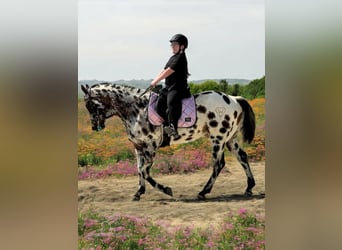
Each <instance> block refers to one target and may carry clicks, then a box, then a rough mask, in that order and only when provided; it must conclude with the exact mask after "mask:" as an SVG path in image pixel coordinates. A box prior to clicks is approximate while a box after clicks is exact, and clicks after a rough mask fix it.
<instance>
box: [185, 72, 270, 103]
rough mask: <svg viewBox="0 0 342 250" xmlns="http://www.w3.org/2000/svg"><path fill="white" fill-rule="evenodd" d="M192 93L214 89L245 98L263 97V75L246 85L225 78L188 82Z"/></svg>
mask: <svg viewBox="0 0 342 250" xmlns="http://www.w3.org/2000/svg"><path fill="white" fill-rule="evenodd" d="M189 87H190V90H191V93H192V94H197V93H200V92H203V91H208V90H214V91H219V92H223V93H226V94H228V95H233V96H243V97H245V98H247V99H255V98H260V97H265V76H263V77H262V78H260V79H255V80H252V81H251V82H249V83H248V84H246V85H241V84H238V83H235V84H229V83H228V82H227V80H220V81H219V82H217V81H214V80H207V81H205V82H202V83H192V82H190V83H189Z"/></svg>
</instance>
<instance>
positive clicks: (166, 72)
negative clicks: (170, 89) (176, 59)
mask: <svg viewBox="0 0 342 250" xmlns="http://www.w3.org/2000/svg"><path fill="white" fill-rule="evenodd" d="M173 72H175V71H174V70H173V69H171V68H170V67H169V68H167V69H164V70H163V71H162V72H160V74H159V75H158V76H157V77H156V78H154V80H153V81H152V82H151V85H152V86H153V87H155V86H156V85H157V84H158V82H160V81H161V80H164V79H165V78H167V77H168V76H170V75H171V74H172V73H173Z"/></svg>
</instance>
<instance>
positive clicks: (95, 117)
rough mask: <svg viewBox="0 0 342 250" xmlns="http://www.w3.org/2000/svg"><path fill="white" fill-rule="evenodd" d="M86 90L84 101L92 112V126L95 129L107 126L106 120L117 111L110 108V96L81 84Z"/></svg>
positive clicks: (84, 90)
mask: <svg viewBox="0 0 342 250" xmlns="http://www.w3.org/2000/svg"><path fill="white" fill-rule="evenodd" d="M81 89H82V91H83V92H84V94H85V95H84V102H85V105H86V107H87V109H88V112H89V114H90V121H91V127H92V129H93V130H95V131H100V130H102V129H104V128H105V120H106V119H107V118H109V117H111V116H113V115H115V111H114V110H112V109H110V106H111V105H110V100H109V97H105V96H101V95H98V94H96V93H93V92H92V90H91V88H90V87H89V86H88V85H86V86H83V85H81Z"/></svg>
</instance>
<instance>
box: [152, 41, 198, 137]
mask: <svg viewBox="0 0 342 250" xmlns="http://www.w3.org/2000/svg"><path fill="white" fill-rule="evenodd" d="M170 42H171V48H172V53H173V56H171V57H170V59H169V61H168V62H167V63H166V65H165V67H164V70H162V71H161V72H160V73H159V75H158V76H157V77H156V78H155V79H154V80H153V81H152V82H151V86H153V87H155V86H156V85H157V84H158V82H160V81H161V80H163V79H165V87H164V88H163V89H161V91H160V93H159V98H158V102H157V108H156V109H157V112H158V114H159V115H160V116H161V117H162V118H163V119H164V131H165V132H166V133H167V134H168V135H169V136H174V138H175V139H176V138H179V135H178V130H177V127H178V126H177V125H178V119H179V118H180V116H181V113H182V99H184V98H186V97H190V95H191V94H190V89H189V86H188V81H187V79H188V76H189V75H190V74H189V72H188V62H187V59H186V55H185V49H186V48H187V47H188V39H187V38H186V36H184V35H183V34H176V35H174V36H173V37H172V38H171V39H170Z"/></svg>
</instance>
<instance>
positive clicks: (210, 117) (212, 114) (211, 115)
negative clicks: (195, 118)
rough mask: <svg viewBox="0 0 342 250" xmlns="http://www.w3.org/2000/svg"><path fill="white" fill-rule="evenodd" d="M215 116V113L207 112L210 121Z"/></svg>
mask: <svg viewBox="0 0 342 250" xmlns="http://www.w3.org/2000/svg"><path fill="white" fill-rule="evenodd" d="M215 117H216V116H215V113H213V112H209V113H208V118H209V119H210V120H211V119H214V118H215Z"/></svg>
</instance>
